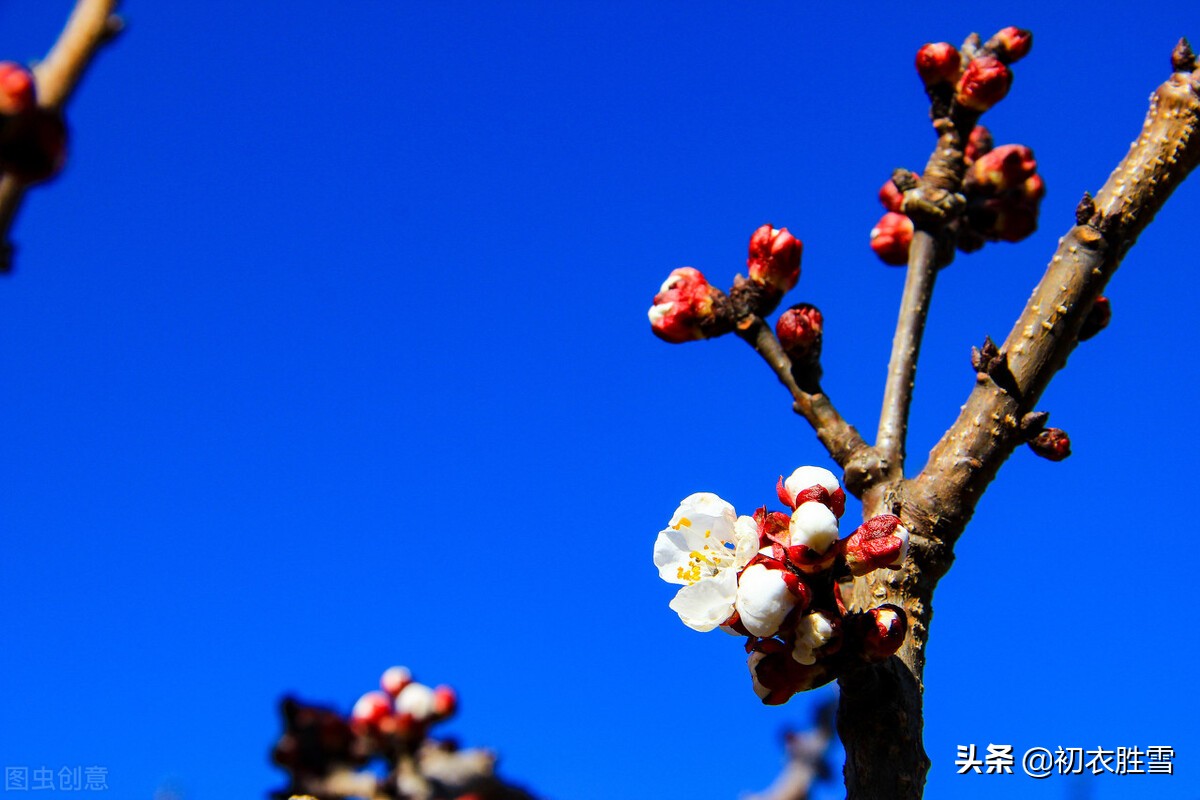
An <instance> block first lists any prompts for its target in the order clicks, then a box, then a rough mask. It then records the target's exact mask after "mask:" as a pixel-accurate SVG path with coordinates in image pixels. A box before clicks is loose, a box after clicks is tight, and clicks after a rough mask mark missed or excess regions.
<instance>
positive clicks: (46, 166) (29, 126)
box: [0, 108, 67, 183]
mask: <svg viewBox="0 0 1200 800" xmlns="http://www.w3.org/2000/svg"><path fill="white" fill-rule="evenodd" d="M66 155H67V128H66V125H65V124H64V123H63V120H62V116H61V115H59V114H58V113H57V112H54V111H50V110H48V109H44V108H34V109H33V110H31V111H28V112H26V113H24V114H18V115H17V116H15V117H9V118H8V120H7V122H6V123H5V124H4V126H3V131H2V132H0V168H3V169H4V171H5V172H8V173H11V174H12V175H13V176H15V177H16V178H18V179H20V180H22V181H24V182H25V183H34V182H36V181H44V180H46V179H47V178H50V177H52V176H53V175H54V174H55V173H56V172H58V171H59V170H60V169H62V165H63V162H64V161H65V160H66Z"/></svg>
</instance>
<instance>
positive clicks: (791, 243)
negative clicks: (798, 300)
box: [746, 225, 804, 293]
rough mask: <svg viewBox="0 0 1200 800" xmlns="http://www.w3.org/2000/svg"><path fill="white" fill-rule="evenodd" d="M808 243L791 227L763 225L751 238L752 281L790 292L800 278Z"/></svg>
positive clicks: (747, 260) (749, 263) (747, 263)
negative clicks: (800, 238)
mask: <svg viewBox="0 0 1200 800" xmlns="http://www.w3.org/2000/svg"><path fill="white" fill-rule="evenodd" d="M803 251H804V244H803V243H802V242H801V241H800V240H799V239H797V238H796V237H795V236H792V234H791V233H789V232H788V229H787V228H772V227H771V226H770V225H763V226H762V227H760V228H759V229H758V230H756V231H755V232H754V233H753V235H751V237H750V257H749V258H747V259H746V267H747V268H748V269H749V270H750V280H752V281H754V282H755V283H758V284H762V285H764V286H770V287H772V288H774V289H776V290H777V291H779V292H781V293H782V292H788V291H790V290H791V289H792V288H793V287H795V285H796V282H797V281H799V280H800V256H801V254H802V253H803Z"/></svg>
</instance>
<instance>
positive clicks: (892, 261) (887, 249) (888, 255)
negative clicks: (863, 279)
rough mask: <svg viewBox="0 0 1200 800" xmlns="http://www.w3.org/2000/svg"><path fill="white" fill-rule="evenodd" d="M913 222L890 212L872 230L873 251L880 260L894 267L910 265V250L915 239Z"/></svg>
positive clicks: (902, 215) (901, 215)
mask: <svg viewBox="0 0 1200 800" xmlns="http://www.w3.org/2000/svg"><path fill="white" fill-rule="evenodd" d="M913 230H914V229H913V223H912V220H911V219H909V218H908V217H906V216H905V215H904V214H898V213H896V212H894V211H889V212H888V213H886V214H884V215H883V218H882V219H880V220H879V222H877V223H876V224H875V227H874V228H872V229H871V249H872V250H874V251H875V255H877V256H879V260H880V261H882V262H883V263H885V264H888V265H890V266H893V267H902V266H904V265H905V264H907V263H908V248H909V246H910V245H912V239H913Z"/></svg>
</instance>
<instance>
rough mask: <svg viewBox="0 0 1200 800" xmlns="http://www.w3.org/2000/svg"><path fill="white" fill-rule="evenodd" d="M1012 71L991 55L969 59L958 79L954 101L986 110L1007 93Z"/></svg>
mask: <svg viewBox="0 0 1200 800" xmlns="http://www.w3.org/2000/svg"><path fill="white" fill-rule="evenodd" d="M1011 85H1012V72H1011V71H1010V70H1009V69H1008V67H1007V66H1005V64H1004V62H1003V61H1001V60H1000V59H998V58H993V57H992V56H980V57H979V58H975V59H972V60H971V63H970V64H968V65H967V68H966V69H965V70H964V71H963V74H962V77H961V78H959V79H958V86H957V87H956V90H955V94H954V101H955V102H956V103H958V104H959V105H960V106H964V107H966V108H970V109H973V110H975V111H980V112H982V111H987V110H988V109H989V108H991V107H992V106H994V105H996V103H999V102H1000V101H1001V100H1003V99H1004V96H1005V95H1007V94H1008V89H1009V87H1010V86H1011Z"/></svg>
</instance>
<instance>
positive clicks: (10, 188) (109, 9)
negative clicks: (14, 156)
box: [0, 0, 121, 272]
mask: <svg viewBox="0 0 1200 800" xmlns="http://www.w3.org/2000/svg"><path fill="white" fill-rule="evenodd" d="M116 7H117V0H79V2H77V3H76V4H75V9H74V10H73V11H72V12H71V16H70V18H69V19H67V24H66V26H65V27H64V28H63V31H62V33H61V34H59V37H58V41H57V42H55V43H54V47H52V48H51V49H50V52H49V53H48V54H47V55H46V58H45V60H43V61H42V62H41V63H40V64H38V65H37V66H36V67H34V70H33V75H34V80H35V83H36V85H37V91H38V105H40V106H42V107H43V108H48V109H52V110H54V111H62V109H63V107H64V106H65V105H66V103H67V101H68V100H70V98H71V94H72V93H73V92H74V90H75V87H76V86H77V85H78V84H79V81H80V80H81V79H82V78H83V75H84V73H85V72H86V71H87V68H88V66H89V65H90V64H91V62H92V59H93V57H94V56H95V55H96V52H97V51H98V50H99V49H100V48H101V47H102V46H103V45H104V44H105V43H106V42H108V41H109V40H111V39H112V38H113V36H115V35H116V34H117V33H118V32H120V30H121V21H120V18H119V17H116V16H114V12H115V11H116ZM26 188H28V184H26V183H24V182H23V181H20V180H18V179H17V178H15V177H13V176H12V175H10V174H7V173H6V174H4V175H3V177H0V242H2V243H3V244H2V245H0V272H7V271H9V269H10V268H11V256H12V244H11V242H9V240H8V232H9V231H10V230H11V229H12V225H13V221H14V220H15V219H16V216H17V211H18V210H19V209H20V207H21V201H22V200H23V199H24V197H25V190H26Z"/></svg>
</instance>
